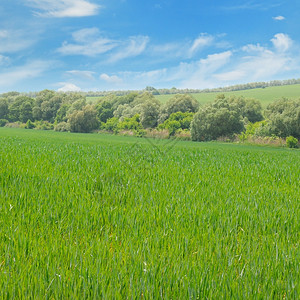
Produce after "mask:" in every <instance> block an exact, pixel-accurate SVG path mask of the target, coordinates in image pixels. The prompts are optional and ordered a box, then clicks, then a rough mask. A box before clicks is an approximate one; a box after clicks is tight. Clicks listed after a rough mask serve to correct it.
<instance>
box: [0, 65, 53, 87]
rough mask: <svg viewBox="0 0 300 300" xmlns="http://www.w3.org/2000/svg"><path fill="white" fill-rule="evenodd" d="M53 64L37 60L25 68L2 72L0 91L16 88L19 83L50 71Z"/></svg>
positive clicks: (0, 73) (24, 66) (18, 67)
mask: <svg viewBox="0 0 300 300" xmlns="http://www.w3.org/2000/svg"><path fill="white" fill-rule="evenodd" d="M51 65H53V62H49V61H41V60H36V61H32V62H28V63H27V64H25V65H23V66H17V67H14V68H11V69H10V70H4V71H3V72H0V89H6V88H7V87H10V86H14V85H15V84H17V83H18V82H21V81H24V80H27V79H31V78H36V77H38V76H40V75H41V74H43V73H44V72H45V71H46V70H48V69H49V68H50V67H51Z"/></svg>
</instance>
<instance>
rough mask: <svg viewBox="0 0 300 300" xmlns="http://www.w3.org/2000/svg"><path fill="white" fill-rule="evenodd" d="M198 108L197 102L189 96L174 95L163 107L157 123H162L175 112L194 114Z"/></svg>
mask: <svg viewBox="0 0 300 300" xmlns="http://www.w3.org/2000/svg"><path fill="white" fill-rule="evenodd" d="M198 108H199V103H198V101H197V100H196V99H195V98H193V97H192V96H190V95H186V94H181V95H175V96H174V97H172V98H171V99H169V100H168V101H167V102H166V103H165V105H163V107H162V109H161V112H160V117H159V123H163V122H164V121H165V120H166V119H168V118H169V116H170V115H171V114H173V113H176V112H179V111H180V112H192V113H195V112H196V111H197V110H198Z"/></svg>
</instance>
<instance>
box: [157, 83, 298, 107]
mask: <svg viewBox="0 0 300 300" xmlns="http://www.w3.org/2000/svg"><path fill="white" fill-rule="evenodd" d="M219 94H225V95H226V96H244V97H246V98H254V99H257V100H259V101H260V102H261V103H262V105H263V107H266V106H267V105H268V104H270V103H272V102H274V101H276V100H278V99H281V98H283V97H285V98H289V99H299V98H300V85H299V84H295V85H284V86H274V87H267V88H264V89H251V90H243V91H235V92H226V93H197V94H192V96H193V97H195V98H196V99H197V100H198V101H199V103H200V104H205V103H208V102H212V101H213V100H214V99H216V96H217V95H219ZM172 96H173V95H158V96H156V97H157V98H158V99H159V100H160V101H161V102H163V103H165V102H166V101H167V100H168V99H170V98H171V97H172Z"/></svg>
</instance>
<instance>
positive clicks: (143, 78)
mask: <svg viewBox="0 0 300 300" xmlns="http://www.w3.org/2000/svg"><path fill="white" fill-rule="evenodd" d="M298 50H299V49H297V46H296V45H295V43H294V42H293V41H292V39H291V38H290V37H289V36H287V35H285V34H276V35H275V36H274V37H273V38H272V40H271V45H269V46H262V45H260V44H248V45H245V46H243V47H241V48H238V49H233V50H231V51H225V52H221V53H215V54H211V55H208V56H207V57H206V58H203V59H200V60H194V61H190V62H181V63H179V64H177V65H176V66H174V67H171V68H162V69H156V70H152V71H146V72H122V73H118V74H117V75H118V78H120V79H122V81H123V82H122V87H123V88H127V89H132V88H137V89H141V88H144V87H145V86H147V85H151V86H155V87H158V88H159V87H171V86H177V87H179V88H199V89H204V88H214V87H218V86H225V85H231V84H239V83H242V82H245V83H246V82H254V81H269V80H273V79H276V78H279V77H281V78H287V76H291V75H287V74H296V72H297V71H298V70H299V69H300V57H299V55H298V54H297V53H299V51H298ZM298 74H299V73H298ZM292 76H294V75H292Z"/></svg>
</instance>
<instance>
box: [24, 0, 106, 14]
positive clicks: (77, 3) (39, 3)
mask: <svg viewBox="0 0 300 300" xmlns="http://www.w3.org/2000/svg"><path fill="white" fill-rule="evenodd" d="M26 3H27V5H28V6H30V7H33V8H36V9H38V11H37V12H35V13H36V15H38V16H42V17H55V18H64V17H86V16H93V15H96V14H97V13H98V11H99V9H100V5H98V4H94V3H91V2H90V1H87V0H26Z"/></svg>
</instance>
